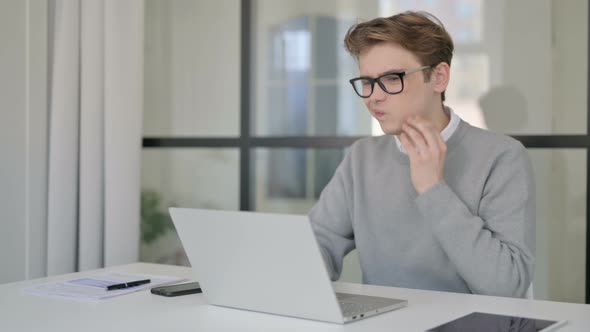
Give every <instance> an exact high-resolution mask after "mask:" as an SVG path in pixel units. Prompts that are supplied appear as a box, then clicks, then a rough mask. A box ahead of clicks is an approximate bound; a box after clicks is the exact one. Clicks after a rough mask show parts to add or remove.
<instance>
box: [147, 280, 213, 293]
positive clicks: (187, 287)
mask: <svg viewBox="0 0 590 332" xmlns="http://www.w3.org/2000/svg"><path fill="white" fill-rule="evenodd" d="M151 292H152V294H156V295H162V296H180V295H188V294H195V293H202V292H203V291H202V290H201V286H200V285H199V283H198V282H189V283H185V284H176V285H168V286H160V287H154V288H152V290H151Z"/></svg>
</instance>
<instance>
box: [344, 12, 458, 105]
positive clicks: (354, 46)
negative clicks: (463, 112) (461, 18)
mask: <svg viewBox="0 0 590 332" xmlns="http://www.w3.org/2000/svg"><path fill="white" fill-rule="evenodd" d="M380 43H396V44H398V45H400V46H402V47H403V48H405V49H406V50H408V51H410V52H411V53H412V54H414V55H415V56H416V58H417V59H418V61H419V62H420V64H421V65H423V66H432V68H434V67H435V66H436V65H438V64H439V63H441V62H445V63H447V64H448V65H449V66H450V65H451V59H452V58H453V49H454V45H453V40H452V39H451V36H450V35H449V33H448V32H447V30H445V27H444V26H443V24H442V23H441V21H440V20H439V19H438V18H436V17H435V16H434V15H432V14H430V13H427V12H414V11H407V12H403V13H400V14H397V15H393V16H391V17H379V18H375V19H373V20H370V21H365V22H361V23H358V24H355V25H353V26H352V27H350V29H348V32H347V33H346V37H344V45H345V47H346V50H347V51H348V52H349V53H350V54H351V55H352V56H353V57H354V58H355V59H356V60H358V58H359V56H360V55H361V54H362V53H363V52H364V51H366V50H367V49H368V48H370V47H371V46H374V45H377V44H380ZM431 74H432V69H428V70H425V71H424V79H425V80H426V81H429V80H430V76H431ZM441 97H442V100H443V101H444V100H445V92H444V91H443V93H442V96H441Z"/></svg>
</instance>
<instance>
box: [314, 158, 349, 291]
mask: <svg viewBox="0 0 590 332" xmlns="http://www.w3.org/2000/svg"><path fill="white" fill-rule="evenodd" d="M351 150H352V148H351ZM351 154H352V153H348V154H347V155H346V157H345V158H344V160H343V161H342V163H340V165H339V166H338V168H337V169H336V172H335V173H334V176H333V177H332V179H331V180H330V182H329V183H328V185H327V186H326V187H325V188H324V190H323V191H322V194H321V195H320V199H319V200H318V202H317V203H316V204H315V206H314V207H313V208H312V209H311V211H310V212H309V219H310V221H311V226H312V228H313V231H314V234H315V237H316V240H317V242H318V245H319V247H320V250H321V252H322V256H323V258H324V262H325V263H326V269H327V270H328V274H329V275H330V279H332V280H337V279H338V278H339V277H340V273H341V272H342V259H343V258H344V256H346V254H348V253H349V252H350V251H351V250H353V249H354V248H355V243H354V234H353V229H352V213H351V210H350V209H351V208H352V207H351V205H352V196H351V195H352V176H351V173H352V172H351V169H350V164H351V163H350V158H351V156H350V155H351Z"/></svg>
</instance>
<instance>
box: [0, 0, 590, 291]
mask: <svg viewBox="0 0 590 332" xmlns="http://www.w3.org/2000/svg"><path fill="white" fill-rule="evenodd" d="M39 3H40V1H39V2H35V1H22V2H21V1H9V0H2V1H0V22H4V23H2V28H1V29H0V36H1V37H2V41H3V42H5V43H11V44H10V45H13V46H15V47H21V49H22V50H24V51H23V53H22V54H27V56H20V57H19V56H18V55H17V56H15V57H14V59H23V61H24V62H23V63H21V61H20V60H18V61H17V60H14V61H13V62H9V63H6V64H4V63H3V64H2V65H1V66H2V67H0V68H2V69H4V70H5V71H4V72H6V73H10V71H6V70H9V69H10V70H17V69H19V68H21V69H19V70H20V71H19V72H18V73H19V75H21V76H23V75H28V77H32V80H30V81H31V82H37V84H41V85H40V86H38V87H36V89H37V90H30V89H23V90H22V91H21V90H19V91H21V92H19V93H21V94H22V96H24V97H23V98H25V99H26V97H27V96H30V95H31V93H33V94H42V92H43V91H45V90H44V89H47V86H45V85H43V83H42V82H44V79H46V75H47V74H46V73H48V72H49V73H50V74H51V70H50V69H51V68H52V67H51V66H49V65H48V63H51V62H48V61H44V60H45V59H47V57H48V56H49V55H51V52H48V51H47V50H48V48H47V40H48V39H49V40H50V39H51V34H49V32H50V31H51V29H48V28H46V27H47V26H51V24H52V20H53V19H52V18H51V17H54V16H51V15H50V14H51V11H52V8H53V7H52V6H51V2H49V4H50V5H49V6H47V5H39ZM58 4H59V1H58ZM57 8H58V9H59V6H58V7H57ZM137 8H139V10H140V11H139V12H138V15H139V16H140V17H139V20H140V21H141V22H140V23H142V24H141V25H137V26H138V27H139V29H141V31H140V32H141V33H140V34H139V35H140V37H141V38H142V41H143V43H142V44H140V47H141V48H140V49H139V50H140V51H141V54H140V56H141V58H142V62H140V64H141V67H140V70H142V75H141V94H140V95H139V96H140V98H141V105H142V107H141V108H140V111H141V116H140V117H138V118H137V119H139V120H138V121H140V122H141V123H139V125H141V129H140V131H141V135H140V136H141V137H139V139H140V140H139V142H141V146H142V148H141V152H140V155H139V158H140V159H139V165H140V167H139V169H140V171H138V172H139V173H138V187H139V188H140V189H139V190H140V192H139V200H138V204H137V209H136V207H135V206H134V209H136V210H139V211H138V213H139V215H138V219H139V220H138V222H137V223H135V224H132V225H133V228H134V229H136V230H137V232H136V233H133V232H132V233H133V234H134V235H133V236H128V237H125V239H124V240H121V241H124V242H125V245H127V246H130V247H132V248H133V250H136V251H133V252H132V257H137V259H138V260H140V261H144V262H156V263H164V264H177V265H188V261H187V258H186V256H185V253H184V251H183V249H182V245H181V243H180V241H179V239H178V236H177V235H176V232H175V230H174V227H173V226H172V224H171V221H170V219H169V216H168V213H167V209H168V207H170V206H181V207H193V208H211V209H223V210H240V209H242V210H254V211H267V212H280V213H294V214H307V212H308V211H309V209H310V208H311V207H312V206H313V205H314V203H315V202H316V201H317V199H318V197H319V195H320V193H321V191H322V189H323V188H324V186H325V185H326V184H327V183H328V181H329V180H330V178H331V177H332V175H333V172H334V170H335V169H336V167H337V166H338V164H339V163H340V161H341V160H342V158H343V156H344V154H345V151H346V149H347V147H348V146H350V144H352V143H353V142H354V141H355V140H356V139H358V138H360V137H364V136H371V135H382V134H383V133H382V132H381V130H380V127H379V125H378V124H377V123H376V122H375V121H373V120H372V119H371V117H370V115H369V114H368V112H367V111H366V110H365V108H364V106H363V104H362V101H361V100H360V98H358V97H357V96H356V94H355V93H354V91H353V90H352V88H351V87H350V85H349V83H348V79H350V78H352V77H355V76H358V68H357V65H356V63H355V62H354V60H353V59H352V58H350V56H349V55H348V54H347V53H346V52H345V50H344V46H343V37H344V35H345V33H346V31H347V29H348V28H349V27H350V26H351V25H352V24H354V23H356V22H359V21H360V20H368V19H372V18H375V17H378V16H391V15H393V14H395V13H398V12H401V11H404V10H425V11H428V12H431V13H433V14H434V15H435V16H437V17H438V18H439V19H440V20H441V21H442V22H443V23H444V25H445V27H446V28H447V30H448V31H449V32H450V34H451V36H452V37H453V39H454V42H455V54H454V57H453V63H452V65H451V82H450V86H449V88H448V89H447V92H446V93H447V101H446V104H447V105H448V106H450V107H452V108H453V109H454V111H455V112H456V113H457V114H458V115H459V116H460V117H461V118H462V119H464V120H465V121H467V122H469V123H471V124H472V125H474V126H477V127H481V128H487V129H490V130H493V131H496V132H500V133H505V134H508V135H511V136H514V137H515V138H517V139H519V140H521V141H522V142H523V143H524V144H525V146H526V147H527V149H528V151H529V154H530V156H531V159H532V161H533V166H534V171H535V176H536V181H537V265H536V271H535V279H534V293H535V298H536V299H546V300H555V301H567V302H578V303H584V302H586V301H589V300H590V299H589V298H587V295H586V294H588V292H587V290H586V287H587V285H588V283H589V280H590V279H589V276H588V275H587V270H588V266H587V264H588V261H589V260H588V257H587V254H588V249H587V248H588V246H587V244H586V243H587V234H588V229H587V225H588V212H587V204H588V194H587V182H588V179H587V176H588V170H589V166H590V165H588V156H587V154H588V148H590V138H589V135H588V121H589V120H588V62H589V61H588V59H589V58H588V16H589V8H588V2H587V1H585V0H564V1H561V0H521V1H508V0H497V1H484V0H362V1H361V0H321V1H318V0H313V1H312V0H299V1H289V0H242V1H238V0H198V1H197V0H168V1H163V0H145V1H141V6H139V7H137ZM15 13H25V14H26V15H25V14H23V16H22V17H21V16H18V15H15ZM35 17H38V18H43V19H38V20H35V19H34V18H35ZM47 17H49V19H47ZM48 21H49V22H48ZM57 21H58V22H59V19H57ZM54 23H55V22H54ZM17 26H18V27H25V28H22V29H20V30H19V29H14V27H17ZM44 27H45V28H44ZM43 29H45V30H43ZM30 31H41V32H42V33H39V34H36V35H31V34H30ZM31 36H33V37H31ZM43 45H45V46H43ZM42 46H43V47H42ZM36 47H37V48H39V49H40V50H45V53H43V52H42V51H39V52H37V51H35V50H36ZM107 49H108V47H107ZM3 50H4V48H3ZM49 51H51V48H49ZM1 52H3V51H1ZM19 54H20V53H19ZM0 55H1V54H0ZM3 57H6V53H5V54H4V55H3ZM15 64H16V65H15ZM31 64H33V65H31ZM19 66H20V67H19ZM14 68H17V69H14ZM35 75H36V76H35ZM2 76H4V77H3V78H0V83H1V84H2V86H3V87H10V86H12V85H14V82H15V80H14V77H16V76H18V75H16V76H15V75H2ZM18 77H20V76H18ZM36 78H38V80H37V79H36ZM18 82H20V81H18V80H17V83H18ZM39 82H40V83H39ZM19 84H20V83H19ZM2 90H3V89H0V91H2ZM31 91H32V92H31ZM119 94H121V95H123V96H124V95H125V94H124V93H119ZM4 97H6V98H8V99H6V98H5V99H4V100H5V102H4V103H5V104H6V103H8V104H6V105H7V106H3V108H4V110H3V111H2V112H3V113H4V115H2V116H3V118H2V119H0V129H2V130H4V132H5V135H6V132H9V130H10V129H11V127H13V126H12V125H10V124H9V123H10V122H8V120H9V119H10V117H5V115H6V114H9V113H8V110H9V109H12V108H11V107H14V105H17V106H18V105H21V104H19V103H17V102H15V103H13V104H10V102H6V100H8V101H10V100H11V99H10V97H11V96H10V95H5V96H4ZM4 97H3V98H4ZM19 100H20V99H19ZM19 107H20V106H19ZM15 109H16V110H18V107H17V108H15ZM10 114H12V115H10V116H11V117H13V118H15V119H20V120H19V121H24V122H27V123H32V122H31V118H30V115H25V114H24V113H18V112H14V113H10ZM49 118H51V117H49ZM7 119H8V120H7ZM44 121H45V122H47V121H49V120H48V119H46V118H44ZM35 123H36V122H35ZM40 126H42V124H40ZM27 128H29V129H28V130H29V131H27V133H33V134H34V133H35V132H36V131H35V129H34V128H35V127H34V126H33V127H30V126H29V127H27ZM23 132H25V131H23ZM19 133H20V131H19ZM17 136H18V135H17ZM18 137H19V138H18V139H20V141H18V140H17V142H21V141H22V142H23V144H30V137H32V136H30V135H29V134H26V135H20V136H18ZM2 140H3V141H4V142H5V143H4V145H3V146H2V149H3V150H2V151H0V152H2V153H3V154H4V155H5V157H4V158H3V161H4V160H6V161H11V160H13V159H14V158H13V157H12V156H14V155H15V152H14V151H13V150H11V149H10V148H9V145H8V144H14V142H15V140H14V139H12V138H10V137H8V136H5V137H4V138H3V139H2ZM40 141H43V140H42V139H41V140H40ZM27 142H28V143H27ZM40 144H41V143H40ZM11 146H12V145H11ZM11 151H12V152H11ZM27 151H29V152H28V153H29V154H30V155H31V156H36V155H37V154H36V152H35V151H34V150H27ZM11 153H12V154H11ZM17 159H18V158H17ZM32 160H33V161H30V160H29V162H28V164H27V165H29V166H31V165H32V167H33V168H32V170H33V171H35V170H36V172H38V173H35V174H40V176H42V175H43V174H45V172H46V168H43V167H46V166H42V165H44V164H43V163H35V162H34V158H33V159H32ZM41 161H42V160H41ZM3 163H4V162H3ZM4 165H5V166H4V167H6V168H5V169H3V171H2V174H3V175H0V177H1V179H2V180H3V181H8V180H10V179H11V178H13V175H14V174H15V172H17V171H18V170H20V169H21V168H23V167H22V164H19V163H10V162H8V163H4ZM35 165H41V166H39V167H41V168H39V169H36V168H34V167H36V166H35ZM27 179H29V178H27ZM30 181H33V183H35V182H34V181H37V180H35V178H32V180H30V179H29V180H26V181H25V180H23V181H21V182H19V184H18V185H22V186H30V183H31V182H30ZM38 181H41V182H42V181H43V180H38ZM6 183H7V185H6V186H5V185H4V184H3V187H4V189H2V195H3V196H2V198H3V199H4V202H5V203H4V204H6V205H5V207H6V209H5V210H4V211H5V212H4V214H3V218H2V219H1V220H2V221H1V222H2V223H3V225H2V227H3V228H4V230H5V231H4V232H2V231H0V240H5V241H13V240H12V238H14V234H18V236H17V238H24V239H25V242H24V243H25V244H24V246H25V247H26V248H29V249H27V250H32V251H35V250H37V251H38V252H40V250H41V249H39V248H37V249H35V248H33V247H32V246H34V244H35V243H36V241H35V236H37V235H35V234H36V233H35V234H33V233H34V232H33V231H32V230H34V229H35V228H34V227H33V226H26V227H25V226H20V224H18V225H17V224H16V223H11V221H12V220H16V219H15V218H16V217H15V216H17V215H18V216H20V214H16V212H15V214H13V215H11V214H10V213H9V212H10V211H11V210H10V209H9V208H10V207H11V206H13V205H14V204H11V203H10V202H12V201H11V199H13V197H14V191H13V190H11V189H7V188H12V187H10V186H9V182H6ZM42 183H45V182H42ZM19 188H20V187H19ZM31 192H33V193H34V192H35V191H34V190H33V191H31ZM29 193H30V192H29ZM106 197H109V196H108V195H107V196H106ZM33 203H34V202H33ZM45 208H46V207H45ZM23 210H26V208H23ZM7 211H8V212H7ZM39 211H41V212H39V213H40V214H43V213H45V214H46V213H47V211H46V210H43V208H41V209H40V210H39ZM7 213H8V214H7ZM33 217H34V216H33ZM42 217H43V216H39V218H42ZM27 225H29V224H27ZM119 225H120V224H119ZM27 227H28V228H27ZM107 230H108V228H107ZM15 232H16V233H15ZM112 232H113V234H116V233H117V232H116V230H113V231H112ZM2 234H4V235H2ZM27 234H29V235H27ZM31 234H33V235H31ZM107 234H108V231H107ZM21 235H22V236H21ZM40 238H44V237H43V236H40ZM107 238H108V236H107ZM14 241H15V242H11V243H14V247H15V248H16V247H18V246H20V244H17V242H16V240H14ZM19 241H20V242H18V243H21V242H22V241H21V240H19ZM6 243H8V242H6ZM5 246H6V244H5ZM18 248H20V247H18ZM30 248H33V249H30ZM135 248H137V249H135ZM23 250H24V249H23ZM3 251H4V253H2V254H0V260H1V261H4V262H14V261H15V259H18V258H19V257H20V256H19V255H20V254H14V251H13V254H8V253H6V250H3ZM8 251H10V250H8ZM23 252H24V253H23V254H22V255H23V256H26V255H29V254H27V253H26V252H27V251H26V250H24V251H23ZM15 255H16V256H15ZM133 255H134V256H133ZM41 256H42V257H43V255H42V254H41ZM15 257H16V258H15ZM102 262H103V265H104V264H105V263H104V262H105V260H104V259H103V261H102ZM34 263H35V262H34V261H29V262H28V264H29V266H35V265H34ZM40 264H41V266H44V265H43V264H46V263H40ZM77 268H79V269H81V266H79V265H78V266H77ZM23 271H24V272H22V273H20V272H19V274H15V275H8V274H5V277H4V278H2V277H1V275H0V282H3V281H10V280H17V279H19V278H30V277H34V276H37V275H43V274H44V273H46V270H45V268H41V269H40V270H39V271H38V272H37V273H35V272H34V271H35V269H34V268H29V267H26V266H25V267H23ZM31 271H33V272H31ZM341 279H342V280H344V281H352V282H361V275H360V270H359V265H358V256H357V255H356V253H355V252H354V251H353V252H351V253H350V254H349V255H348V256H347V257H346V262H345V268H344V273H343V275H342V278H341Z"/></svg>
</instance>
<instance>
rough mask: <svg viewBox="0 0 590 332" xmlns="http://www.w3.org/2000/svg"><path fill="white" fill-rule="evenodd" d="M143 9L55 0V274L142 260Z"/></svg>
mask: <svg viewBox="0 0 590 332" xmlns="http://www.w3.org/2000/svg"><path fill="white" fill-rule="evenodd" d="M143 8H144V3H143V0H125V1H119V0H54V1H51V2H50V38H51V40H50V49H49V54H50V56H49V74H50V81H49V96H50V97H49V98H50V110H49V114H50V115H49V117H50V120H49V156H48V158H49V172H48V206H47V208H48V210H47V214H48V222H47V274H48V275H55V274H62V273H68V272H73V271H77V270H79V271H82V270H87V269H93V268H99V267H103V266H110V265H117V264H124V263H130V262H135V261H137V259H138V256H139V255H138V250H139V249H138V248H139V221H140V216H139V212H140V206H139V192H140V191H139V188H140V183H139V182H140V150H141V124H142V107H143V105H142V101H143V96H142V91H143V17H144V9H143Z"/></svg>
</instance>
